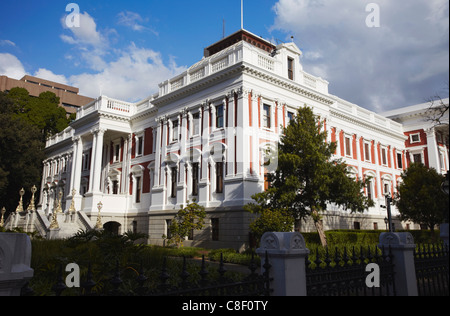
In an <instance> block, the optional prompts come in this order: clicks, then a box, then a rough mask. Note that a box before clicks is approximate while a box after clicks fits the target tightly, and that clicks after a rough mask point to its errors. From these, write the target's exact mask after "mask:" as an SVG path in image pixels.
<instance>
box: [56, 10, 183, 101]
mask: <svg viewBox="0 0 450 316" xmlns="http://www.w3.org/2000/svg"><path fill="white" fill-rule="evenodd" d="M118 18H119V20H118V24H121V25H124V26H127V27H130V28H132V29H133V30H135V31H142V30H150V29H149V28H147V27H145V26H144V25H143V24H144V23H145V22H146V20H145V19H143V18H142V17H141V16H140V15H139V14H138V13H134V12H130V11H126V12H121V13H120V14H119V15H118ZM62 24H63V26H64V27H65V17H64V18H63V19H62ZM65 28H66V27H65ZM68 29H69V30H70V31H71V35H67V34H63V35H61V39H62V40H63V41H64V42H65V43H68V44H70V45H73V49H72V51H71V53H70V54H66V59H68V60H70V61H71V62H72V63H74V64H76V65H78V66H79V67H86V68H88V70H89V71H87V72H83V73H81V74H78V75H72V76H70V77H69V78H67V81H68V82H69V83H70V84H71V85H73V86H76V87H78V88H80V94H84V95H87V96H91V97H97V96H99V95H100V94H103V95H107V96H109V97H112V98H117V99H121V100H124V101H138V100H140V99H143V98H145V97H147V96H149V95H150V94H151V93H154V92H156V91H157V89H158V84H159V83H160V82H162V81H164V80H166V79H168V78H171V77H173V76H175V75H177V74H179V73H180V72H183V71H184V70H185V68H184V67H178V66H177V65H176V63H174V62H173V61H170V62H169V64H168V65H165V64H164V62H163V59H162V57H161V55H160V53H158V52H156V51H154V50H152V49H147V48H140V47H137V46H136V45H135V44H134V43H131V44H130V45H129V47H126V48H118V47H114V46H113V45H112V44H111V41H110V40H109V37H108V35H111V34H114V35H117V32H116V31H115V30H112V29H103V30H99V29H98V27H97V24H96V23H95V20H94V18H93V17H91V16H90V15H89V14H88V13H86V12H85V13H84V14H82V15H81V16H80V28H68ZM150 31H151V30H150Z"/></svg>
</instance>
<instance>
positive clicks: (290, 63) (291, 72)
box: [287, 57, 294, 80]
mask: <svg viewBox="0 0 450 316" xmlns="http://www.w3.org/2000/svg"><path fill="white" fill-rule="evenodd" d="M287 62H288V78H289V79H290V80H294V59H293V58H291V57H288V61H287Z"/></svg>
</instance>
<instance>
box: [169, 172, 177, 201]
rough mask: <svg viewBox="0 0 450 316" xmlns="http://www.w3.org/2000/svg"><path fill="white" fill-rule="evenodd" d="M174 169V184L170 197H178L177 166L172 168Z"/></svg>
mask: <svg viewBox="0 0 450 316" xmlns="http://www.w3.org/2000/svg"><path fill="white" fill-rule="evenodd" d="M171 170H172V172H171V173H172V174H171V176H172V178H171V180H172V185H171V189H172V190H171V196H170V197H172V198H176V197H177V168H176V167H174V168H172V169H171Z"/></svg>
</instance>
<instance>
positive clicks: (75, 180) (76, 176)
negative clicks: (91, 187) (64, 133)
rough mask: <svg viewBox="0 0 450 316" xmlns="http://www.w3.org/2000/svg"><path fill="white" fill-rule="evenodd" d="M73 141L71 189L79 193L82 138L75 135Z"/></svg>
mask: <svg viewBox="0 0 450 316" xmlns="http://www.w3.org/2000/svg"><path fill="white" fill-rule="evenodd" d="M73 142H74V146H73V147H74V154H73V157H72V174H71V177H70V178H71V182H72V189H75V190H76V191H77V194H78V195H79V194H80V185H81V168H82V163H83V139H82V138H81V137H76V138H74V139H73Z"/></svg>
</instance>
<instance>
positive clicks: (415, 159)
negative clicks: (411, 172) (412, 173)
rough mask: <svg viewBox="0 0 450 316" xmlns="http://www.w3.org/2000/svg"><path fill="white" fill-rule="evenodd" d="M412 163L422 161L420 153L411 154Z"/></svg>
mask: <svg viewBox="0 0 450 316" xmlns="http://www.w3.org/2000/svg"><path fill="white" fill-rule="evenodd" d="M413 160H414V163H422V154H415V155H414V156H413Z"/></svg>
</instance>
